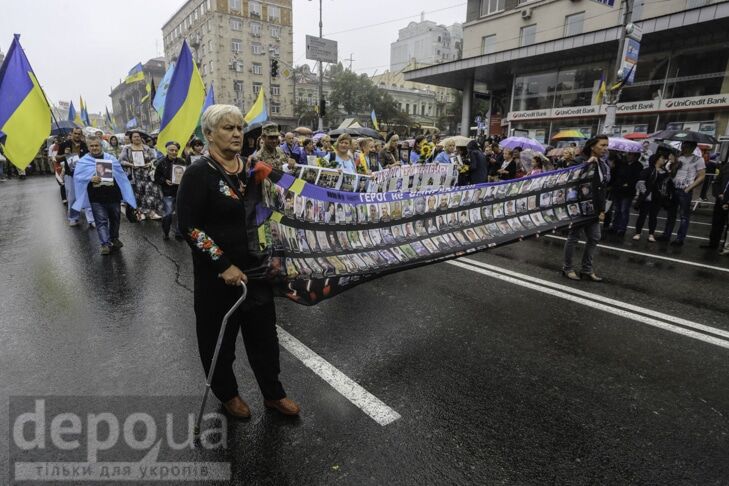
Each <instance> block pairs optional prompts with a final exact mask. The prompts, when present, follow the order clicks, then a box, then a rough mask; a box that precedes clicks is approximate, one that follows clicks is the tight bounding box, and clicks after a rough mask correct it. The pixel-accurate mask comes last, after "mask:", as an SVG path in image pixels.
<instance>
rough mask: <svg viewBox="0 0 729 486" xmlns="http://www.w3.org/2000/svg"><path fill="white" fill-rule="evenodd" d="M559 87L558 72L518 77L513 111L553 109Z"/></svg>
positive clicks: (515, 85)
mask: <svg viewBox="0 0 729 486" xmlns="http://www.w3.org/2000/svg"><path fill="white" fill-rule="evenodd" d="M556 85H557V71H554V72H550V73H541V74H527V75H524V76H518V77H517V78H516V83H515V84H514V101H513V106H512V110H514V111H525V110H541V109H545V108H552V103H553V102H554V91H555V87H556Z"/></svg>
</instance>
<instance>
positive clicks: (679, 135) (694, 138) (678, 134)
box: [651, 130, 716, 145]
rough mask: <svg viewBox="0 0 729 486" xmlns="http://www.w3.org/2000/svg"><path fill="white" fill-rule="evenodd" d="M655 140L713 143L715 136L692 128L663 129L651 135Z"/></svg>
mask: <svg viewBox="0 0 729 486" xmlns="http://www.w3.org/2000/svg"><path fill="white" fill-rule="evenodd" d="M651 138H653V139H655V140H671V141H673V142H693V143H705V144H708V145H714V144H715V143H716V138H714V137H712V136H711V135H708V134H706V133H701V132H694V131H693V130H663V131H660V132H656V133H654V134H653V135H651Z"/></svg>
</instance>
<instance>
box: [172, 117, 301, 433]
mask: <svg viewBox="0 0 729 486" xmlns="http://www.w3.org/2000/svg"><path fill="white" fill-rule="evenodd" d="M201 124H202V130H203V134H204V136H205V138H206V140H207V142H208V146H209V155H207V156H205V157H203V158H202V159H200V160H198V161H197V162H195V163H193V164H192V165H191V166H190V167H188V168H187V170H185V174H184V175H183V177H182V183H181V184H180V188H179V190H178V192H177V215H178V227H179V229H180V231H181V232H182V233H183V234H184V235H185V238H186V240H187V242H188V244H189V245H190V248H191V250H192V266H193V275H194V285H195V287H194V309H195V320H196V327H197V339H198V349H199V351H200V359H201V361H202V365H203V368H204V369H205V373H206V374H207V373H208V371H209V370H210V366H211V362H212V357H213V353H214V351H215V347H216V342H217V339H218V334H219V332H220V328H221V325H222V320H223V317H224V316H225V314H226V313H227V312H228V310H229V309H231V308H232V306H233V304H234V303H235V302H236V301H237V300H238V299H239V298H240V296H241V290H240V286H241V284H243V283H247V286H248V296H247V298H246V300H245V301H244V302H243V303H242V304H241V306H240V307H239V308H238V309H237V310H236V311H235V312H234V313H233V315H232V316H231V317H230V319H229V321H228V326H227V327H226V332H225V334H224V336H223V341H222V346H221V348H220V353H219V357H218V361H217V365H216V367H215V373H214V375H213V379H212V382H211V385H210V388H211V391H212V392H213V394H214V395H215V396H216V397H217V398H218V399H219V400H220V401H221V402H222V404H223V407H224V408H225V410H226V412H227V413H228V414H229V415H232V416H233V417H236V418H241V419H247V418H250V416H251V412H250V409H249V407H248V405H247V404H246V403H245V402H244V401H243V399H242V398H241V397H240V395H239V394H238V383H237V381H236V377H235V373H234V372H233V362H234V361H235V342H236V339H237V337H238V333H241V334H242V335H243V343H244V344H245V349H246V353H247V354H248V361H249V363H250V365H251V369H252V370H253V375H254V376H255V378H256V381H257V382H258V386H259V388H260V390H261V394H262V395H263V399H264V400H263V404H264V406H265V407H266V408H271V409H275V410H277V411H279V412H280V413H282V414H284V415H298V414H299V406H298V405H297V404H296V403H295V402H294V401H293V400H291V399H290V398H287V396H286V392H285V391H284V388H283V385H282V384H281V382H280V381H279V378H278V375H279V372H280V362H279V344H278V335H277V332H276V307H275V305H274V301H273V288H272V286H271V284H270V283H269V282H268V281H266V280H263V279H258V280H254V279H251V280H249V279H248V275H247V273H251V271H252V270H253V269H255V268H258V267H260V266H261V264H262V263H261V262H260V261H259V259H258V257H257V255H256V253H255V252H252V251H251V248H252V247H255V246H257V244H258V242H257V241H256V233H257V232H256V227H255V224H256V223H255V222H256V211H255V204H254V202H255V201H253V199H254V198H251V197H250V196H249V195H250V193H251V192H252V191H255V190H256V188H255V187H253V188H251V189H249V190H247V187H246V183H247V177H246V174H247V172H246V170H245V163H244V162H243V161H242V160H241V158H240V151H241V148H242V146H243V127H244V126H245V122H244V120H243V114H242V113H241V112H240V109H238V108H237V107H235V106H232V105H212V106H210V107H208V108H207V109H206V110H205V112H204V113H203V116H202V122H201ZM276 148H278V146H276ZM249 242H250V246H249Z"/></svg>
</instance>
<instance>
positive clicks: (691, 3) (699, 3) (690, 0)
mask: <svg viewBox="0 0 729 486" xmlns="http://www.w3.org/2000/svg"><path fill="white" fill-rule="evenodd" d="M707 3H709V2H708V1H707V0H686V8H699V7H703V6H704V5H706V4H707Z"/></svg>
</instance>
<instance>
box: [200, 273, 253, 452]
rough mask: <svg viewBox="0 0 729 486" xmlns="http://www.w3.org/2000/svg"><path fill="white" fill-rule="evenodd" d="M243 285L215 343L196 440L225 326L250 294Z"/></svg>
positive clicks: (242, 284)
mask: <svg viewBox="0 0 729 486" xmlns="http://www.w3.org/2000/svg"><path fill="white" fill-rule="evenodd" d="M241 286H242V287H243V294H242V295H241V296H240V298H239V299H238V300H237V301H236V302H235V304H233V307H231V308H230V310H228V312H227V313H226V314H225V317H223V323H222V325H221V326H220V333H219V334H218V342H217V343H216V344H215V352H214V353H213V360H212V361H211V362H210V370H209V371H208V377H207V381H206V382H205V394H204V395H203V399H202V403H201V404H200V411H199V412H198V413H197V420H196V421H195V428H194V429H193V431H194V434H195V441H196V442H197V441H198V440H199V439H200V422H202V416H203V412H204V410H205V403H207V401H208V395H209V394H210V383H212V381H213V374H214V373H215V366H216V365H217V364H218V354H219V353H220V346H221V345H222V344H223V336H224V335H225V328H226V327H227V326H228V319H230V316H232V315H233V313H234V312H235V311H236V309H238V307H240V305H241V304H242V303H243V301H244V300H246V297H247V296H248V287H247V286H246V284H244V283H243V282H241Z"/></svg>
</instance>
